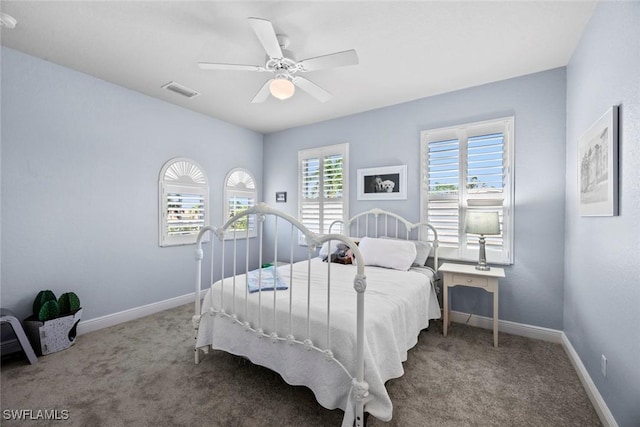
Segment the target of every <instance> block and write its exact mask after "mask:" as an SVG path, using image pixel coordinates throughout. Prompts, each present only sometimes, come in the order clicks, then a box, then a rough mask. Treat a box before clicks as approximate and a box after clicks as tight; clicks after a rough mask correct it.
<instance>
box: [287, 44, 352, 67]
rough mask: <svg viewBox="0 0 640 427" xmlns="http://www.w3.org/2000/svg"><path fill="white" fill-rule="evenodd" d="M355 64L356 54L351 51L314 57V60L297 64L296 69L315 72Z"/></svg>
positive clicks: (310, 59) (304, 60)
mask: <svg viewBox="0 0 640 427" xmlns="http://www.w3.org/2000/svg"><path fill="white" fill-rule="evenodd" d="M357 64H358V54H357V53H356V51H355V50H353V49H351V50H345V51H343V52H336V53H330V54H329V55H323V56H316V57H315V58H308V59H303V60H302V61H300V62H298V68H299V69H300V71H315V70H321V69H325V68H334V67H345V66H347V65H357Z"/></svg>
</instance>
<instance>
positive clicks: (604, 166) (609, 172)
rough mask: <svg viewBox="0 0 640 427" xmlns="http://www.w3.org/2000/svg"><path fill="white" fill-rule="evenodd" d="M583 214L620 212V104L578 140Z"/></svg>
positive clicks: (613, 214) (595, 214) (580, 199)
mask: <svg viewBox="0 0 640 427" xmlns="http://www.w3.org/2000/svg"><path fill="white" fill-rule="evenodd" d="M578 191H579V197H578V204H579V211H580V215H581V216H615V215H618V107H617V106H615V105H614V106H613V107H611V108H610V109H609V110H608V111H607V112H606V113H605V114H604V115H603V116H602V117H600V118H599V119H598V120H597V121H596V122H595V123H594V124H593V125H592V126H591V127H590V128H589V130H587V131H586V132H585V133H584V134H583V135H582V137H580V139H579V140H578Z"/></svg>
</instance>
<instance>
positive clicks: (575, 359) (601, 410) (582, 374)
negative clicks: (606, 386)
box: [562, 332, 618, 427]
mask: <svg viewBox="0 0 640 427" xmlns="http://www.w3.org/2000/svg"><path fill="white" fill-rule="evenodd" d="M562 347H564V351H565V352H566V353H567V355H568V356H569V360H570V361H571V364H572V365H573V368H574V369H575V370H576V373H577V374H578V377H579V378H580V382H582V386H583V387H584V389H585V390H586V391H587V395H588V396H589V400H590V401H591V404H592V405H593V407H594V408H595V410H596V412H597V413H598V417H600V421H601V422H602V424H603V425H604V426H605V427H618V423H617V422H616V420H615V418H613V414H612V413H611V411H610V410H609V407H608V406H607V404H606V403H605V401H604V399H603V398H602V395H601V394H600V392H599V391H598V388H597V387H596V385H595V383H594V382H593V380H592V379H591V376H590V375H589V372H587V368H585V367H584V364H583V363H582V360H580V356H578V353H577V352H576V350H575V349H574V348H573V345H571V341H569V338H567V336H566V335H565V333H564V332H563V333H562Z"/></svg>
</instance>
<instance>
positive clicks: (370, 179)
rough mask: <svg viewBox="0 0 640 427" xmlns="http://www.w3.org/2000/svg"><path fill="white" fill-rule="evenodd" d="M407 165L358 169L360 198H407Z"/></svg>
mask: <svg viewBox="0 0 640 427" xmlns="http://www.w3.org/2000/svg"><path fill="white" fill-rule="evenodd" d="M406 198H407V165H399V166H384V167H379V168H366V169H358V200H406Z"/></svg>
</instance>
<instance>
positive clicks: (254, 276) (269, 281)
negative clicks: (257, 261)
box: [247, 266, 289, 293]
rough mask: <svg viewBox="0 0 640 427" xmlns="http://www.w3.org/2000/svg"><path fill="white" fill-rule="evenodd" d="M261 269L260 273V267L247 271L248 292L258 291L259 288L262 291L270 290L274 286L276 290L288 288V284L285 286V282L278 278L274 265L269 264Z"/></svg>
mask: <svg viewBox="0 0 640 427" xmlns="http://www.w3.org/2000/svg"><path fill="white" fill-rule="evenodd" d="M261 270H262V274H261V275H260V269H258V270H253V271H250V272H249V273H247V286H248V288H249V292H251V293H253V292H258V291H259V290H260V289H262V291H272V290H274V288H275V289H276V290H284V289H289V286H287V284H286V283H284V282H283V281H282V279H281V278H280V275H279V274H278V270H277V269H276V267H274V266H270V267H265V268H263V269H261ZM260 281H262V285H260Z"/></svg>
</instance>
